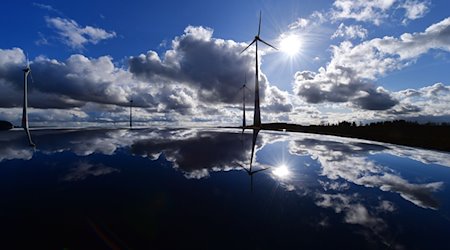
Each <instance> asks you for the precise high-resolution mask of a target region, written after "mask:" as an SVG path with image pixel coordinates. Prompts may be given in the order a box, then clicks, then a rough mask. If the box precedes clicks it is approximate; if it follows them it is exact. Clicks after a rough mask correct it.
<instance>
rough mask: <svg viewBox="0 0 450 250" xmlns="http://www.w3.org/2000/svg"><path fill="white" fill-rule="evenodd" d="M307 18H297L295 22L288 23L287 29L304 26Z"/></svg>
mask: <svg viewBox="0 0 450 250" xmlns="http://www.w3.org/2000/svg"><path fill="white" fill-rule="evenodd" d="M309 22H310V21H309V20H308V19H306V18H298V19H297V20H296V21H295V22H293V23H291V24H289V26H288V28H289V29H291V30H292V29H299V28H305V27H306V26H308V24H309Z"/></svg>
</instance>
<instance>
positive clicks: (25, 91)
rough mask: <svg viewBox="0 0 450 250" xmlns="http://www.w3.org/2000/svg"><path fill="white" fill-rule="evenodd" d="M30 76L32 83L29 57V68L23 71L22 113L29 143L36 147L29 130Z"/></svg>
mask: <svg viewBox="0 0 450 250" xmlns="http://www.w3.org/2000/svg"><path fill="white" fill-rule="evenodd" d="M28 75H30V78H31V82H33V76H32V74H31V68H30V61H28V55H27V66H26V67H25V68H24V69H23V76H24V79H23V111H22V128H23V129H24V130H25V133H26V134H27V137H28V142H29V144H30V146H33V147H34V146H35V144H34V143H33V141H32V140H31V134H30V130H29V128H28Z"/></svg>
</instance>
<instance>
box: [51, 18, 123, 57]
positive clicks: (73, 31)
mask: <svg viewBox="0 0 450 250" xmlns="http://www.w3.org/2000/svg"><path fill="white" fill-rule="evenodd" d="M45 21H46V22H47V25H48V26H49V27H50V28H53V29H55V31H56V32H57V33H58V35H59V38H60V39H61V41H62V42H63V43H64V44H66V45H68V46H69V47H71V48H72V49H78V50H79V49H83V48H84V46H85V45H86V44H97V43H98V42H100V41H102V40H105V39H110V38H114V37H115V36H116V33H115V32H114V31H111V32H109V31H106V30H104V29H101V28H95V27H92V26H85V27H82V26H80V25H79V24H78V23H77V22H76V21H75V20H72V19H66V18H61V17H45Z"/></svg>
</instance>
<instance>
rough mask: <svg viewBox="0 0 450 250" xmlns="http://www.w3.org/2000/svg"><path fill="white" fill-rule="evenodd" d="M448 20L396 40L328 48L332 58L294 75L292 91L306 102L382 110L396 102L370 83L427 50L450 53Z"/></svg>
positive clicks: (449, 20)
mask: <svg viewBox="0 0 450 250" xmlns="http://www.w3.org/2000/svg"><path fill="white" fill-rule="evenodd" d="M449 30H450V18H447V19H444V20H442V21H441V22H439V23H436V24H433V25H431V26H429V27H428V28H427V29H426V30H425V31H424V32H420V33H412V34H411V33H405V34H403V35H401V36H400V38H394V37H383V38H375V39H372V40H369V41H365V42H363V43H361V44H358V45H355V46H354V45H353V44H352V43H351V42H349V41H344V42H342V43H341V44H340V45H339V46H332V53H333V55H332V58H331V61H330V62H329V63H328V65H327V66H326V68H320V69H319V71H318V72H310V71H303V72H297V73H296V75H295V78H296V82H295V85H294V92H295V93H297V94H298V95H300V96H303V97H304V98H305V99H306V100H307V101H308V102H310V103H320V102H324V101H328V102H349V101H350V102H351V103H353V104H354V105H356V106H359V107H361V108H363V109H373V110H379V109H381V110H384V109H389V108H391V107H393V106H394V105H395V104H396V103H397V100H395V99H394V98H393V96H392V93H390V92H389V91H387V90H385V89H383V88H380V87H375V86H374V85H373V81H374V80H376V79H377V78H378V77H380V76H383V75H385V74H386V73H388V72H391V71H394V70H398V69H401V68H403V67H406V66H407V65H409V64H411V63H413V62H414V60H415V59H416V58H418V57H419V56H421V55H423V54H424V53H427V52H428V51H429V50H431V49H440V50H444V51H450V42H449V41H450V32H449Z"/></svg>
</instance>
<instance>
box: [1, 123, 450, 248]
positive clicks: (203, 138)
mask: <svg viewBox="0 0 450 250" xmlns="http://www.w3.org/2000/svg"><path fill="white" fill-rule="evenodd" d="M32 136H33V141H34V142H35V143H36V145H37V147H36V148H35V149H33V148H31V147H29V146H28V142H27V139H26V135H25V133H24V132H23V131H22V130H13V131H4V132H0V195H1V199H0V219H1V224H0V233H1V234H0V235H1V241H0V244H2V245H1V246H0V248H1V249H14V248H23V247H25V246H30V247H34V248H40V249H45V248H46V249H63V248H68V249H150V248H152V249H158V248H162V249H167V248H178V249H186V248H195V249H244V248H245V249H302V248H306V249H321V248H322V249H448V240H447V239H448V233H449V232H450V198H449V197H450V192H449V189H448V188H449V184H450V168H449V167H450V154H447V153H441V152H436V151H427V150H419V149H413V148H408V147H400V146H395V145H388V144H381V143H372V142H368V141H362V140H355V139H345V138H338V137H332V136H321V135H309V134H301V133H272V132H263V131H261V132H259V134H255V133H252V131H246V133H244V134H241V133H240V131H236V130H211V129H209V130H206V129H178V130H176V129H136V130H127V129H123V130H107V129H91V130H34V131H32ZM254 138H255V139H256V140H255V150H254V151H255V153H254V154H255V156H254V158H253V164H252V166H251V168H250V161H251V160H252V144H253V139H254ZM243 167H245V171H244V169H243Z"/></svg>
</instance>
